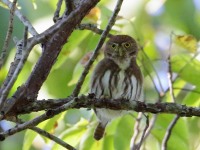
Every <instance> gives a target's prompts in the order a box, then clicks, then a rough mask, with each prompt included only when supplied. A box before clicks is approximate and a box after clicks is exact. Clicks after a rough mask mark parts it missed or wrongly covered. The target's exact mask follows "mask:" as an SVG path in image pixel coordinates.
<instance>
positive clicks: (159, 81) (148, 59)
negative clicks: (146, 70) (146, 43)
mask: <svg viewBox="0 0 200 150" xmlns="http://www.w3.org/2000/svg"><path fill="white" fill-rule="evenodd" d="M140 48H141V50H142V52H143V54H144V56H145V58H146V59H147V61H148V62H149V64H150V65H151V67H152V68H153V70H154V72H155V75H156V77H157V80H158V84H159V86H160V89H161V91H160V92H159V93H160V94H159V95H161V96H162V95H164V93H165V92H164V88H163V86H162V83H161V79H160V77H159V75H158V73H157V71H156V69H155V67H154V65H153V64H152V63H151V61H150V58H149V57H148V55H147V54H146V53H145V51H144V49H143V47H141V46H140Z"/></svg>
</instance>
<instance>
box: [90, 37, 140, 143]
mask: <svg viewBox="0 0 200 150" xmlns="http://www.w3.org/2000/svg"><path fill="white" fill-rule="evenodd" d="M137 52H138V47H137V43H136V41H135V40H134V39H133V38H132V37H130V36H128V35H116V36H112V37H111V38H110V39H109V40H108V42H107V43H106V46H105V50H104V58H103V60H101V61H100V62H99V63H98V64H97V66H96V68H95V70H94V72H93V75H92V78H91V84H90V93H94V94H95V96H96V98H108V99H110V100H111V99H120V98H123V99H128V100H129V101H130V103H131V101H138V100H139V101H141V100H142V99H143V88H142V82H143V76H142V73H141V71H140V68H139V67H138V65H137V63H136V56H137ZM94 111H95V113H96V116H97V118H98V120H99V124H98V126H97V128H96V130H95V133H94V138H95V139H96V140H100V139H101V138H102V137H103V135H104V131H105V127H106V125H107V124H108V122H110V121H111V120H112V119H113V118H116V117H118V116H120V115H122V114H124V113H125V112H126V111H124V110H123V111H122V110H111V109H105V108H98V109H95V110H94Z"/></svg>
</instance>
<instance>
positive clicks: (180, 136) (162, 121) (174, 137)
mask: <svg viewBox="0 0 200 150" xmlns="http://www.w3.org/2000/svg"><path fill="white" fill-rule="evenodd" d="M173 118H174V115H165V114H162V115H159V116H158V118H157V121H156V124H155V127H154V128H153V130H152V132H151V133H152V135H153V136H154V137H155V138H157V139H158V141H159V142H160V143H161V142H162V140H163V137H164V135H165V133H166V130H167V127H168V126H169V124H170V123H171V121H172V120H173ZM188 136H189V131H188V128H187V125H186V121H185V120H184V119H183V118H180V119H179V120H178V122H177V123H176V125H175V126H174V128H173V130H172V133H171V136H170V139H169V141H168V149H170V150H177V149H181V150H188V149H189V142H188V140H189V139H188Z"/></svg>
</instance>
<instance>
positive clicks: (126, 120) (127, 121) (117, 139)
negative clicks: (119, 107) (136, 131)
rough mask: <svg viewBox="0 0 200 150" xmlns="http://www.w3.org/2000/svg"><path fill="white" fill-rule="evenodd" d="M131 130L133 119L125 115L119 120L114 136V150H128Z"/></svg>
mask: <svg viewBox="0 0 200 150" xmlns="http://www.w3.org/2000/svg"><path fill="white" fill-rule="evenodd" d="M133 128H134V118H133V117H132V116H131V115H125V116H124V117H122V118H121V119H120V121H119V123H118V126H117V128H116V132H115V135H114V149H115V150H122V149H123V150H129V147H130V140H131V137H132V135H133ZM125 137H126V138H125Z"/></svg>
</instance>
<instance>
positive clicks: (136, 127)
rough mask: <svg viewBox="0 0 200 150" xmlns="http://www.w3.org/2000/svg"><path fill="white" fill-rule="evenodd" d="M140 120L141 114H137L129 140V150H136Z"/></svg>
mask: <svg viewBox="0 0 200 150" xmlns="http://www.w3.org/2000/svg"><path fill="white" fill-rule="evenodd" d="M141 119H142V113H138V116H137V119H136V122H135V125H134V134H133V136H132V138H131V142H130V143H131V145H130V150H136V149H137V146H138V145H137V139H138V136H139V134H140V123H141Z"/></svg>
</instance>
